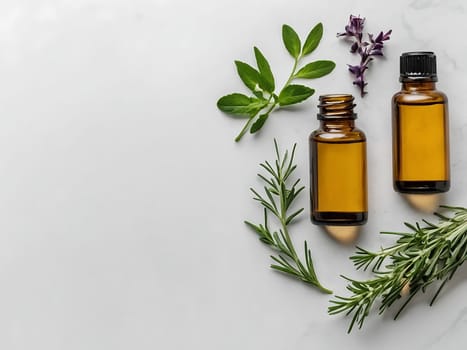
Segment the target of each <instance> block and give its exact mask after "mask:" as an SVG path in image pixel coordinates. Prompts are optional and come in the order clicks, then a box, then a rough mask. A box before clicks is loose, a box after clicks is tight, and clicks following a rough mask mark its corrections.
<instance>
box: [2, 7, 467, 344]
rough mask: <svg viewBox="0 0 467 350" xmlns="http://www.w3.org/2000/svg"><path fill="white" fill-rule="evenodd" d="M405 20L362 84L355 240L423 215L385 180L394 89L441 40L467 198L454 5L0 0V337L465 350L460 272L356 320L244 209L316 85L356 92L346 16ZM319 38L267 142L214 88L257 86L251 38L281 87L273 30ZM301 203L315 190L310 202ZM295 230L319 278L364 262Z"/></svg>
mask: <svg viewBox="0 0 467 350" xmlns="http://www.w3.org/2000/svg"><path fill="white" fill-rule="evenodd" d="M351 13H353V14H360V15H362V16H365V17H367V30H368V31H370V32H375V33H376V32H378V31H380V30H387V29H393V35H392V38H391V40H390V41H389V42H388V43H387V47H386V54H387V56H386V58H385V59H384V60H378V61H377V62H374V64H373V65H372V67H371V71H370V72H369V73H368V82H369V85H368V91H369V94H368V96H367V97H365V99H364V100H362V99H361V98H360V97H357V101H356V102H357V104H358V106H357V108H356V109H357V111H358V113H359V119H358V123H359V125H360V127H361V128H362V129H363V130H365V131H366V133H367V135H368V144H369V154H368V157H369V164H370V168H369V176H370V182H369V197H370V198H369V199H370V219H369V222H368V225H367V226H366V227H365V228H364V231H363V232H362V234H361V237H360V239H359V240H358V244H359V245H362V246H364V247H368V248H378V247H379V246H380V245H381V244H389V243H391V242H392V241H391V239H390V238H387V237H385V238H382V237H381V236H380V235H379V234H378V232H379V231H381V230H398V229H401V228H402V222H403V221H413V220H417V219H419V218H421V217H423V216H424V215H423V214H421V213H419V212H416V211H415V210H413V209H411V208H410V207H409V206H408V205H407V204H406V203H405V202H404V201H403V200H402V198H401V197H400V196H399V195H398V194H396V193H395V192H393V190H392V187H391V159H390V157H391V150H390V137H391V130H390V98H391V95H392V94H393V93H394V92H395V91H397V90H398V89H399V83H398V57H399V54H400V53H401V52H403V51H409V50H433V51H435V52H436V54H437V56H438V62H439V66H438V68H439V69H438V70H439V84H438V85H439V88H440V89H441V90H443V91H444V92H446V93H447V95H448V96H449V98H450V113H451V137H452V142H451V148H452V190H451V192H449V194H448V195H447V196H446V197H445V198H444V200H443V202H445V203H449V204H453V205H464V206H467V179H466V177H465V174H466V173H467V152H466V147H465V139H466V136H467V116H466V112H465V110H466V108H465V103H466V98H465V94H466V91H467V63H466V62H467V60H466V57H467V40H466V39H465V35H466V29H467V14H466V4H465V2H464V1H461V0H457V1H455V0H444V1H441V0H413V1H404V0H393V1H385V2H381V1H371V0H354V1H333V0H328V1H320V2H318V1H309V0H308V1H305V0H291V1H287V2H286V1H279V0H269V1H259V0H248V1H247V0H235V1H233V0H222V1H221V0H217V1H214V0H212V1H210V0H199V1H188V0H172V1H169V0H94V1H92V0H62V1H58V0H55V1H53V0H49V1H47V0H34V1H33V0H29V1H27V0H3V1H1V2H0V174H1V176H0V178H1V181H0V213H1V215H0V349H5V350H13V349H14V350H16V349H24V350H26V349H27V350H31V349H37V350H38V349H47V350H55V349H57V350H58V349H67V350H73V349H96V350H104V349H112V350H115V349H138V350H143V349H152V350H153V349H164V350H165V349H232V350H234V349H235V350H238V349H245V350H246V349H270V350H275V349H277V350H279V349H281V350H282V349H299V350H300V349H340V348H342V349H344V348H345V349H347V350H353V349H394V348H399V349H414V350H415V349H426V350H428V349H443V350H444V349H461V348H463V347H464V345H465V343H467V334H466V332H465V329H466V327H467V301H466V299H465V294H466V292H467V283H466V281H465V279H466V277H467V270H466V269H465V268H463V269H460V270H459V272H458V274H457V276H456V277H455V278H454V280H453V281H452V282H451V283H450V284H449V287H447V288H446V289H445V290H444V291H443V293H442V295H441V296H440V298H439V300H438V302H437V303H436V304H435V306H434V307H432V308H429V307H428V306H427V303H428V301H429V297H430V296H431V295H432V293H433V292H432V291H430V292H429V293H428V295H427V296H421V297H419V298H416V299H415V300H414V302H413V303H412V305H411V306H410V307H409V308H408V309H407V310H406V312H405V313H404V314H403V316H402V317H401V318H400V319H399V320H398V321H396V322H393V321H392V316H393V315H394V312H395V310H393V311H391V312H389V313H388V314H387V315H384V316H382V317H378V316H372V317H370V318H369V319H368V320H367V324H366V325H365V328H364V330H362V331H356V332H354V333H352V334H351V335H347V334H346V333H345V332H346V328H347V324H348V321H349V320H348V319H344V318H343V317H340V316H337V317H329V316H328V315H327V314H326V310H327V306H328V299H329V298H328V296H325V295H323V294H320V293H318V292H316V291H315V290H313V289H310V288H308V287H307V286H305V285H303V284H300V283H298V282H295V281H292V280H290V279H288V278H285V277H284V276H282V275H280V274H277V273H274V272H272V271H271V270H269V269H268V267H267V266H268V264H269V262H270V261H269V257H268V255H269V254H268V253H269V251H268V249H267V248H266V247H265V246H263V245H262V244H261V243H260V242H258V241H257V239H256V238H255V237H254V235H253V234H252V233H251V232H250V231H248V230H247V228H246V227H245V226H244V224H243V220H244V219H246V218H248V219H251V220H259V219H260V216H261V210H260V208H259V207H258V206H257V205H256V203H254V202H253V201H252V200H251V199H250V193H249V191H248V188H249V187H250V186H251V185H255V186H259V182H258V181H257V179H256V177H255V174H256V172H257V170H258V168H257V164H258V163H259V162H260V161H263V160H265V159H271V158H272V157H273V148H272V140H273V138H274V137H276V138H277V139H278V140H279V142H280V144H281V145H282V146H283V147H290V146H291V145H292V144H293V143H294V142H297V143H298V154H297V161H298V162H299V168H298V172H297V175H299V176H300V177H301V178H302V180H303V182H304V183H305V184H307V181H308V171H307V169H308V163H307V141H306V140H307V135H308V134H309V133H310V132H311V131H312V130H313V129H314V128H315V127H316V126H317V122H316V119H315V114H316V108H315V105H316V101H317V96H318V94H324V93H333V92H349V93H354V94H357V91H356V90H355V89H354V88H353V87H352V86H351V77H350V76H349V74H348V73H347V71H346V66H345V64H346V63H352V62H356V60H357V57H356V56H351V55H350V54H349V53H348V46H347V45H346V44H344V43H343V42H341V41H339V40H337V39H336V38H335V33H336V32H338V31H341V30H343V27H344V25H345V23H346V22H347V18H348V15H349V14H351ZM318 21H322V22H323V24H324V28H325V35H324V38H323V41H322V44H321V45H320V47H319V48H318V50H317V51H316V52H315V53H314V54H313V55H312V57H311V58H312V59H323V58H324V59H333V60H335V61H336V63H337V68H336V70H335V72H334V73H333V74H332V75H330V76H328V77H325V78H323V79H320V80H317V81H313V82H312V86H313V87H314V88H316V90H317V94H316V96H313V97H312V98H311V99H310V100H309V101H308V102H306V103H304V105H303V108H301V109H299V110H298V111H296V112H294V113H290V112H279V113H276V114H275V115H274V116H273V117H272V118H270V120H269V121H268V123H267V125H266V126H265V128H264V129H263V130H262V132H261V134H260V135H259V136H258V137H254V138H253V137H249V136H247V137H245V139H244V140H243V141H242V142H241V143H239V144H235V143H234V142H233V138H234V136H235V135H236V133H237V132H238V131H239V130H240V128H241V122H240V121H238V120H234V119H231V118H229V117H227V116H225V115H223V114H222V113H220V112H219V111H218V110H217V109H216V106H215V102H216V100H217V98H218V97H220V96H221V95H223V94H226V93H229V92H233V91H245V90H244V88H243V87H242V84H241V82H240V80H239V79H238V78H237V76H236V73H235V69H234V65H233V60H234V59H241V60H244V61H248V62H252V60H253V54H252V47H253V45H258V46H259V47H260V48H261V49H262V51H263V52H264V53H265V55H266V56H267V57H268V58H269V60H270V62H271V65H272V67H273V71H274V72H275V73H276V75H277V79H278V81H279V82H283V81H284V79H285V78H286V74H287V72H288V71H289V70H290V67H291V59H290V57H289V56H288V54H287V52H286V51H285V49H283V47H282V43H281V34H280V29H281V25H282V24H283V23H288V24H290V25H292V26H293V27H294V28H295V29H296V30H297V31H298V32H299V33H300V35H301V36H302V37H304V36H305V35H306V33H307V32H308V31H309V29H310V28H311V27H312V26H313V25H314V24H316V23H317V22H318ZM299 202H300V203H299V204H300V205H302V206H304V207H305V208H306V210H307V211H308V198H307V196H306V195H303V196H302V197H301V199H300V201H299ZM293 234H294V239H295V240H296V242H297V243H298V244H301V242H302V241H303V239H307V240H308V241H309V243H310V245H311V246H312V249H313V256H314V259H315V266H316V269H317V273H318V274H319V277H320V279H321V281H322V282H323V284H325V285H326V286H328V287H329V288H332V289H333V290H334V291H336V292H338V293H339V294H343V293H345V283H344V281H343V280H342V279H341V278H340V277H339V275H340V274H345V275H348V276H353V277H364V275H363V274H357V273H356V272H355V271H354V269H353V267H352V265H351V263H350V261H349V260H348V257H349V255H350V254H352V252H353V251H354V247H353V246H343V245H340V244H338V243H336V242H335V241H334V240H332V239H330V238H329V237H328V236H326V234H325V233H323V232H322V231H321V230H319V229H318V228H317V227H315V226H313V225H311V223H310V222H309V220H308V219H307V218H306V216H305V217H304V218H303V219H302V220H301V221H300V222H299V223H298V224H297V225H296V226H295V227H294V228H293Z"/></svg>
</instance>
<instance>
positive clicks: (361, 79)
mask: <svg viewBox="0 0 467 350" xmlns="http://www.w3.org/2000/svg"><path fill="white" fill-rule="evenodd" d="M364 25H365V18H360V16H353V15H350V19H349V23H348V24H347V25H346V26H345V32H344V33H337V36H338V37H342V36H343V37H345V38H346V39H349V40H351V41H353V43H352V46H351V47H350V52H351V53H358V54H359V55H360V64H359V65H356V66H352V65H350V64H349V65H348V66H349V71H350V73H352V74H353V75H354V76H355V80H354V81H353V84H354V85H356V86H358V87H359V89H360V94H361V96H362V97H364V96H365V94H366V93H367V92H366V91H365V86H366V85H367V83H366V82H365V76H364V74H365V71H366V70H367V69H368V64H369V63H370V62H371V61H372V60H373V57H375V56H383V47H384V41H386V40H389V39H390V36H391V33H392V30H389V31H387V32H386V33H384V32H380V33H379V34H378V35H377V36H376V37H374V35H373V34H369V33H368V38H369V40H370V42H368V41H364V40H362V39H363V27H364Z"/></svg>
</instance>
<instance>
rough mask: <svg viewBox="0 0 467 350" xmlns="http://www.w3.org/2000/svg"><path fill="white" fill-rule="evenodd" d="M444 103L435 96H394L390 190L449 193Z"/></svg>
mask: <svg viewBox="0 0 467 350" xmlns="http://www.w3.org/2000/svg"><path fill="white" fill-rule="evenodd" d="M448 130H449V126H448V114H447V105H446V100H445V98H444V97H443V95H441V94H438V93H436V92H433V93H431V94H430V93H428V94H426V95H417V94H413V95H405V96H404V95H403V94H402V95H399V96H397V95H396V96H395V103H394V110H393V170H394V189H395V190H396V191H398V192H402V193H438V192H446V191H448V190H449V187H450V181H449V178H450V176H449V134H448Z"/></svg>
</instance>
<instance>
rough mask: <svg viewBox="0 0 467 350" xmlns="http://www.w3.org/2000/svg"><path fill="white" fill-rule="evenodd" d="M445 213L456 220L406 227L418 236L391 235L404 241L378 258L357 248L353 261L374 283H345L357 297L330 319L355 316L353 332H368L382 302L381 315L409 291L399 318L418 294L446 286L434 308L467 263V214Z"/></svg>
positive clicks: (336, 304) (339, 301) (337, 306)
mask: <svg viewBox="0 0 467 350" xmlns="http://www.w3.org/2000/svg"><path fill="white" fill-rule="evenodd" d="M441 208H442V209H444V210H446V211H448V212H450V213H451V214H452V215H451V216H446V215H445V214H441V213H435V215H436V216H438V218H439V222H438V223H437V224H434V223H432V222H429V221H427V220H423V223H421V224H420V223H416V224H415V225H412V224H409V223H406V224H405V225H406V226H407V227H408V228H409V229H410V230H411V231H412V232H385V233H386V234H394V235H398V236H399V239H398V240H397V242H396V244H395V245H393V246H392V247H389V248H387V249H381V251H379V252H376V253H374V252H370V251H368V250H365V249H362V248H357V249H358V250H357V253H356V254H355V255H354V256H352V257H351V258H350V259H351V260H352V261H353V262H354V264H355V266H356V267H357V269H358V268H364V269H366V268H368V267H370V266H372V271H373V273H374V278H373V279H369V280H366V281H357V280H352V279H350V278H347V277H344V278H345V279H346V280H347V281H348V282H349V284H348V286H347V289H348V290H349V291H350V292H351V293H352V295H350V296H348V297H341V296H335V299H334V300H331V304H332V305H331V306H330V307H329V309H328V311H329V313H330V314H338V313H341V312H345V313H346V314H347V315H349V314H353V317H352V320H351V322H350V326H349V330H348V331H349V332H350V331H351V330H352V328H353V327H354V325H355V324H357V325H358V326H359V327H360V328H361V327H362V325H363V322H364V320H365V318H366V317H367V316H368V315H369V312H370V310H371V308H372V306H373V305H374V303H375V302H376V300H377V299H378V298H380V299H381V305H380V307H379V313H380V314H381V313H383V312H384V311H385V310H387V309H388V308H389V307H390V306H391V305H392V304H393V303H394V302H395V301H396V300H398V299H399V298H401V297H402V296H403V294H404V291H405V292H406V293H407V294H408V297H407V298H406V300H405V302H404V303H403V304H402V306H401V307H400V309H399V311H398V312H397V313H396V316H395V318H397V317H398V316H399V315H400V313H401V312H402V310H404V309H405V307H406V306H407V305H408V304H409V302H410V301H411V300H412V298H413V297H414V296H415V295H416V294H417V293H418V292H420V291H421V292H422V293H424V292H425V289H426V288H427V287H429V286H430V285H432V284H433V283H434V282H436V281H440V282H441V283H440V286H439V287H438V291H437V292H436V293H435V295H434V297H433V298H432V300H431V304H433V302H434V301H435V299H436V298H437V297H438V295H439V293H440V291H441V289H442V288H443V287H444V286H445V285H446V283H447V281H449V280H450V279H451V278H452V277H453V275H454V274H455V272H456V271H457V269H458V267H459V266H460V265H462V264H463V263H464V261H465V260H467V208H462V207H448V206H442V207H441ZM383 264H385V266H384V267H382V266H383ZM431 304H430V305H431Z"/></svg>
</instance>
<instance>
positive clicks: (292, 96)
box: [279, 85, 315, 106]
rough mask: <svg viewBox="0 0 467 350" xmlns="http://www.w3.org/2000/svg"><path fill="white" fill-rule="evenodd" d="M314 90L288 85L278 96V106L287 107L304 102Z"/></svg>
mask: <svg viewBox="0 0 467 350" xmlns="http://www.w3.org/2000/svg"><path fill="white" fill-rule="evenodd" d="M314 93H315V90H313V89H311V88H309V87H307V86H303V85H289V86H287V87H286V88H285V89H283V90H282V91H281V93H280V94H279V105H281V106H289V105H293V104H296V103H299V102H302V101H304V100H306V99H307V98H308V97H310V96H311V95H313V94H314Z"/></svg>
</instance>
